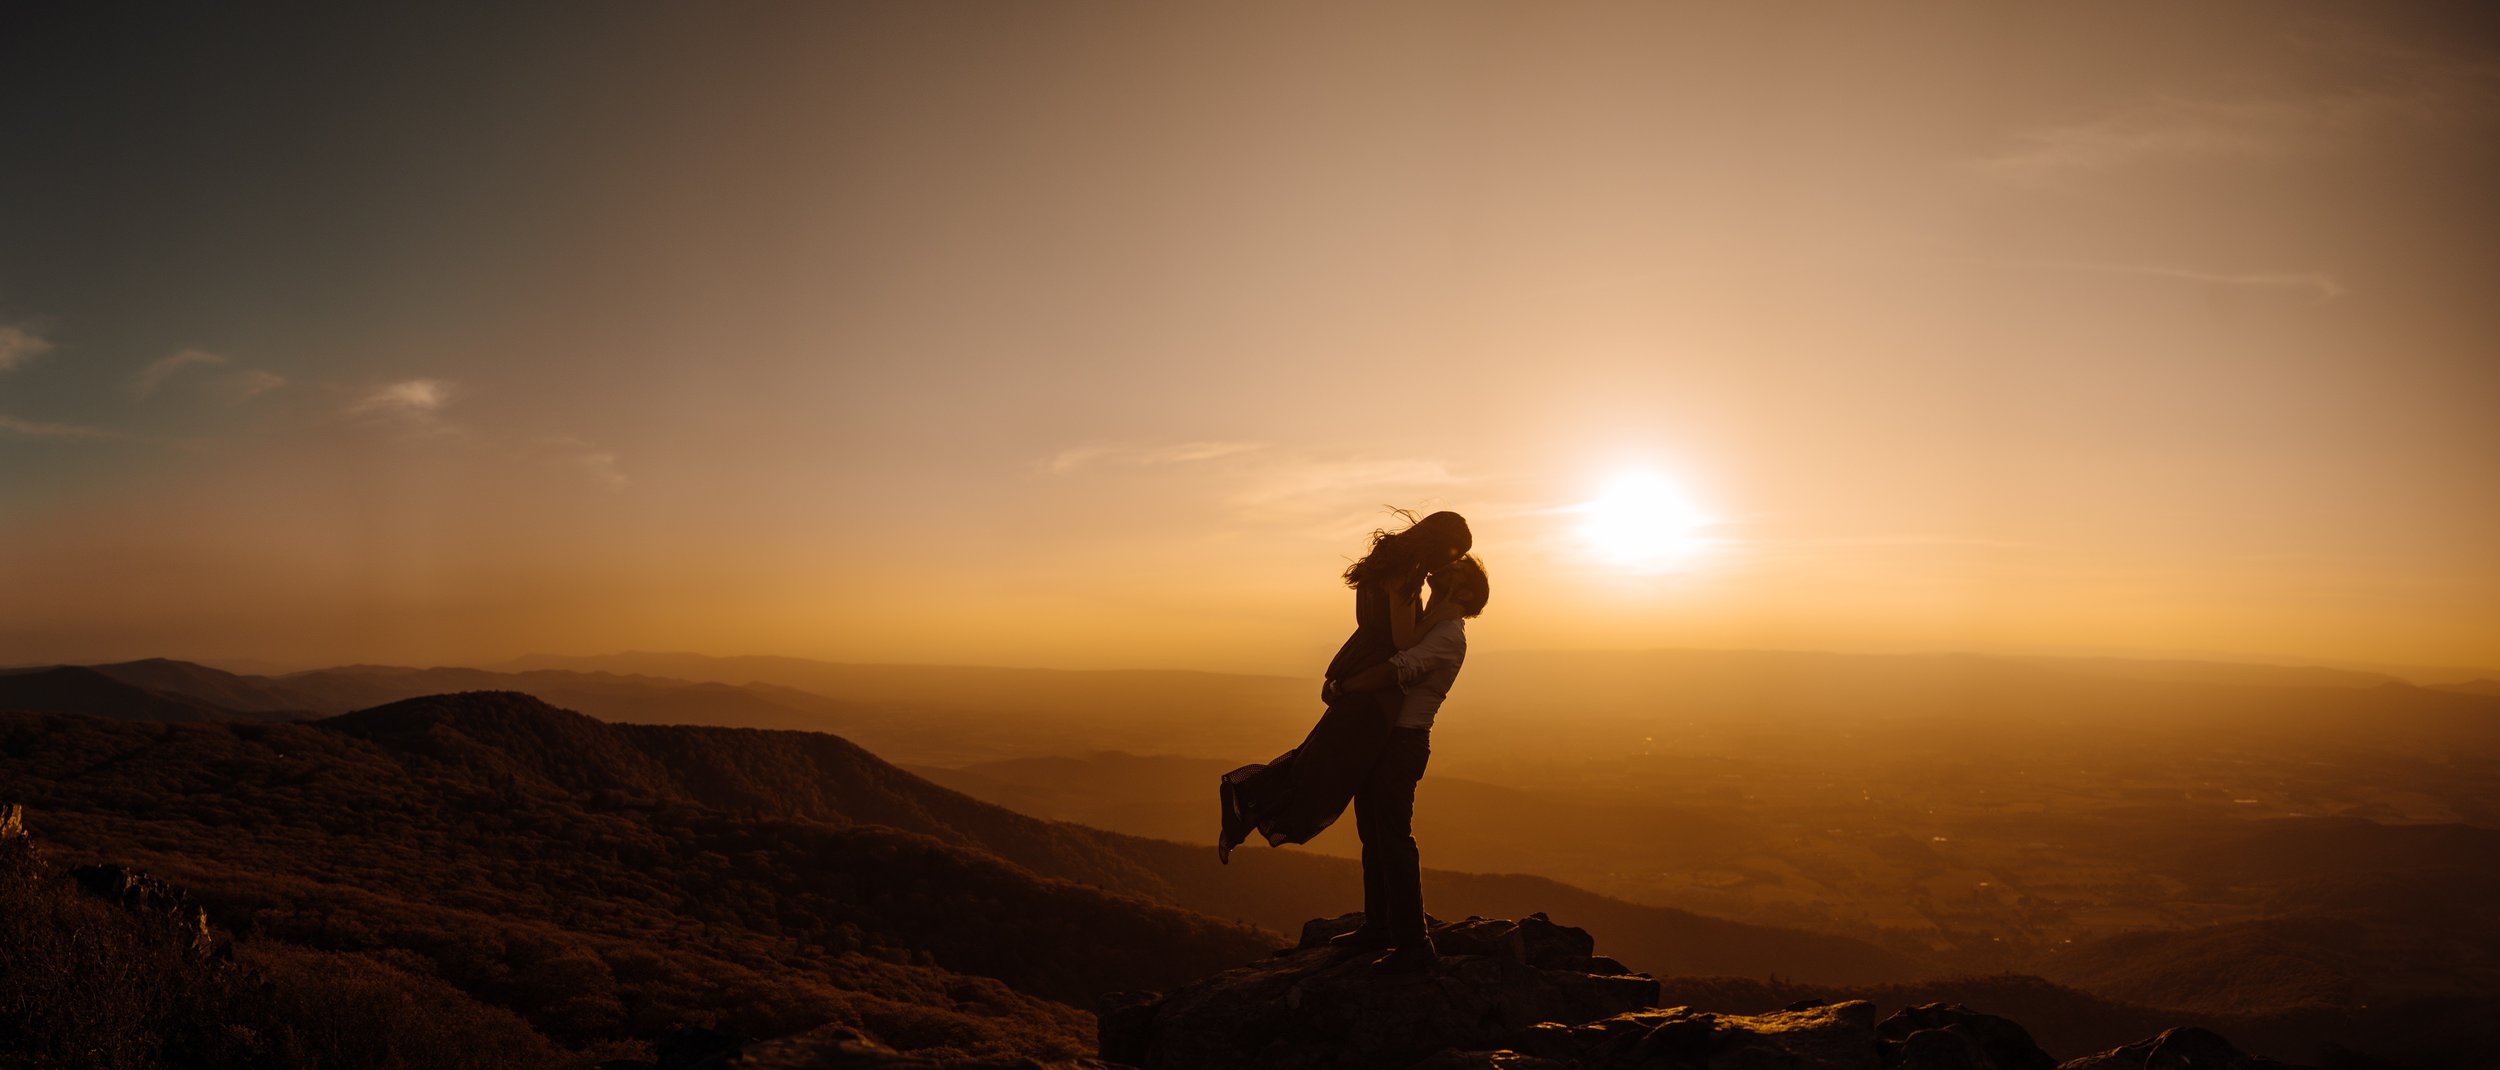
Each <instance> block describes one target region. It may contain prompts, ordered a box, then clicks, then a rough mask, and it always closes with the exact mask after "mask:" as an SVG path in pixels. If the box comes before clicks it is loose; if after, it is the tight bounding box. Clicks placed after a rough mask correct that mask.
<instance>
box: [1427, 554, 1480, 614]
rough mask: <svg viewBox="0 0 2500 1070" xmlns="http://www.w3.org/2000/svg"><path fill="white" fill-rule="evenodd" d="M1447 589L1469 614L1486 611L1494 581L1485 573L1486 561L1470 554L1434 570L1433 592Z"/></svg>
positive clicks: (1451, 596)
mask: <svg viewBox="0 0 2500 1070" xmlns="http://www.w3.org/2000/svg"><path fill="white" fill-rule="evenodd" d="M1445 591H1446V592H1448V595H1447V596H1448V597H1449V598H1451V599H1454V600H1456V601H1457V602H1458V606H1459V608H1460V609H1464V610H1466V611H1467V613H1466V615H1467V616H1470V617H1473V616H1475V615H1477V614H1480V613H1482V612H1484V603H1485V601H1486V600H1487V599H1490V598H1492V597H1493V581H1492V579H1491V578H1490V577H1487V576H1486V575H1485V574H1484V562H1483V561H1482V560H1480V559H1478V558H1477V557H1476V555H1474V554H1468V555H1467V556H1465V557H1461V558H1459V559H1458V560H1456V561H1452V562H1450V563H1449V564H1446V565H1443V566H1441V567H1440V568H1437V569H1434V570H1433V572H1432V592H1433V593H1434V594H1436V595H1438V594H1441V593H1442V592H1445Z"/></svg>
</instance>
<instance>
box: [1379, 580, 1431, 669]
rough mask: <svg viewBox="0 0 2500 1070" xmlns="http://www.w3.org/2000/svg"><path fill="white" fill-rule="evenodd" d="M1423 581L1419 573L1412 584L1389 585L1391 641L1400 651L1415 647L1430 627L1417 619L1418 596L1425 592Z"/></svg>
mask: <svg viewBox="0 0 2500 1070" xmlns="http://www.w3.org/2000/svg"><path fill="white" fill-rule="evenodd" d="M1423 579H1424V577H1423V574H1422V573H1421V572H1418V573H1416V574H1415V578H1414V580H1413V581H1412V582H1409V583H1392V584H1390V585H1389V590H1388V595H1389V641H1390V642H1391V643H1394V644H1396V645H1397V648H1398V649H1400V650H1404V649H1406V648H1407V647H1410V646H1414V645H1415V641H1416V640H1418V639H1422V638H1423V637H1424V629H1425V628H1426V627H1428V626H1429V625H1426V624H1424V623H1422V622H1420V621H1418V620H1417V619H1416V617H1417V611H1418V608H1419V605H1420V602H1421V600H1420V599H1419V598H1417V597H1416V594H1417V592H1420V591H1422V590H1423V587H1424V584H1423Z"/></svg>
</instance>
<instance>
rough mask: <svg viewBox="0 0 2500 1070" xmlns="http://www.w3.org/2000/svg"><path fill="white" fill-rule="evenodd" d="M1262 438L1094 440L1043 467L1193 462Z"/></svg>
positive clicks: (1252, 446)
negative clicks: (1148, 442)
mask: <svg viewBox="0 0 2500 1070" xmlns="http://www.w3.org/2000/svg"><path fill="white" fill-rule="evenodd" d="M1264 445H1265V444H1264V443H1258V442H1175V443H1169V444H1166V445H1160V446H1125V445H1107V444H1099V443H1098V444H1092V445H1084V446H1072V447H1069V448H1067V449H1064V450H1061V451H1059V452H1058V453H1055V454H1052V455H1051V456H1050V457H1049V458H1047V459H1045V460H1043V461H1042V470H1043V471H1045V472H1049V473H1050V474H1052V475H1067V474H1069V473H1072V472H1077V471H1081V470H1083V469H1086V468H1091V467H1112V466H1116V467H1125V468H1142V467H1146V466H1149V465H1161V464H1189V463H1192V462H1195V461H1211V460H1214V459H1216V458H1218V457H1230V456H1233V455H1234V454H1240V453H1248V452H1250V451H1252V450H1256V449H1260V448H1262V447H1263V446H1264Z"/></svg>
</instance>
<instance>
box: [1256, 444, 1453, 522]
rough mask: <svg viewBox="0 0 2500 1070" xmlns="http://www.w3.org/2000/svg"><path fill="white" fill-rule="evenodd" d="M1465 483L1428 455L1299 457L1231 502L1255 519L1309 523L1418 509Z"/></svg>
mask: <svg viewBox="0 0 2500 1070" xmlns="http://www.w3.org/2000/svg"><path fill="white" fill-rule="evenodd" d="M1465 482H1466V480H1465V479H1463V478H1461V477H1460V476H1458V475H1457V474H1456V473H1453V472H1451V471H1450V468H1449V465H1447V464H1445V463H1443V462H1441V461H1438V460H1433V459H1430V458H1423V457H1389V458H1344V459H1328V460H1314V459H1306V458H1294V459H1287V460H1284V461H1281V462H1280V463H1277V464H1271V465H1266V466H1263V467H1261V468H1260V469H1259V470H1258V471H1257V472H1255V473H1253V474H1252V475H1251V478H1250V479H1249V481H1248V482H1247V483H1245V484H1243V485H1242V486H1241V488H1240V489H1238V490H1236V491H1234V492H1233V493H1232V494H1231V495H1230V496H1229V498H1228V503H1229V504H1230V505H1231V506H1232V507H1233V508H1234V509H1235V510H1237V511H1239V512H1241V513H1243V514H1245V515H1248V516H1252V517H1264V518H1278V519H1308V518H1313V517H1319V516H1326V515H1332V514H1347V515H1351V514H1353V513H1361V514H1363V515H1365V516H1369V515H1371V514H1372V513H1373V512H1376V511H1377V510H1378V509H1379V508H1380V507H1381V506H1383V505H1413V504H1417V503H1418V502H1419V501H1420V500H1421V499H1423V498H1424V497H1426V496H1428V494H1429V493H1430V492H1433V491H1439V490H1446V489H1448V488H1450V487H1455V486H1459V485H1461V484H1464V483H1465Z"/></svg>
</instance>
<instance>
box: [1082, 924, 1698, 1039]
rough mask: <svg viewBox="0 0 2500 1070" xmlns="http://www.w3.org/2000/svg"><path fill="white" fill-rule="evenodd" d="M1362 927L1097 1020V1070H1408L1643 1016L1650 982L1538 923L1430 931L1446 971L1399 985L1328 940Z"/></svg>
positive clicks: (1326, 931) (1316, 929) (1117, 1005)
mask: <svg viewBox="0 0 2500 1070" xmlns="http://www.w3.org/2000/svg"><path fill="white" fill-rule="evenodd" d="M1361 923H1362V915H1360V914H1347V915H1343V916H1340V917H1336V918H1327V919H1322V920H1319V921H1314V922H1311V923H1310V924H1308V925H1305V926H1303V930H1302V940H1301V942H1300V943H1299V944H1298V945H1297V946H1295V947H1293V948H1291V949H1288V950H1285V951H1280V952H1277V953H1276V954H1275V955H1274V956H1273V957H1270V958H1268V959H1266V960H1264V961H1260V962H1254V963H1251V964H1249V965H1247V966H1241V967H1237V968H1235V969H1231V970H1226V971H1224V972H1223V973H1219V974H1216V975H1215V976H1213V977H1209V978H1207V979H1205V980H1202V981H1199V982H1198V983H1196V984H1193V985H1190V986H1188V987H1186V988H1182V989H1180V990H1178V991H1175V992H1173V993H1171V994H1169V995H1166V996H1161V997H1144V998H1137V997H1127V998H1123V997H1119V996H1114V997H1111V998H1110V999H1108V1000H1106V1001H1105V1006H1104V1008H1103V1012H1102V1020H1101V1028H1102V1056H1103V1058H1104V1059H1106V1060H1109V1061H1112V1062H1118V1063H1127V1064H1130V1065H1133V1066H1141V1067H1145V1068H1147V1070H1234V1068H1239V1070H1249V1068H1252V1067H1258V1068H1270V1070H1322V1068H1330V1070H1334V1068H1345V1070H1354V1068H1372V1067H1405V1066H1411V1065H1414V1064H1415V1063H1417V1062H1419V1061H1421V1060H1424V1059H1426V1058H1430V1057H1431V1056H1433V1055H1435V1054H1437V1053H1439V1052H1443V1051H1447V1050H1450V1049H1453V1048H1457V1049H1476V1048H1490V1047H1493V1046H1495V1045H1496V1044H1497V1043H1498V1042H1499V1041H1501V1040H1502V1039H1503V1038H1505V1037H1508V1036H1510V1035H1511V1034H1514V1033H1517V1032H1519V1031H1520V1030H1523V1029H1526V1028H1527V1027H1529V1026H1532V1025H1536V1024H1538V1023H1540V1022H1586V1021H1593V1020H1596V1019H1599V1018H1605V1017H1608V1016H1611V1015H1616V1014H1621V1013H1623V1012H1625V1011H1629V1010H1633V1009H1636V1008H1640V1007H1646V1006H1648V1005H1650V1004H1651V1003H1654V1002H1656V1001H1657V999H1658V982H1656V981H1655V980H1652V979H1650V978H1648V977H1645V976H1640V975H1636V974H1627V973H1623V972H1622V968H1621V967H1620V966H1618V965H1616V964H1615V963H1613V962H1612V961H1611V960H1607V959H1601V958H1597V957H1595V956H1593V955H1592V954H1591V951H1592V947H1591V941H1590V939H1589V935H1588V933H1586V932H1584V931H1582V930H1579V929H1573V928H1568V927H1565V926H1560V925H1556V924H1554V923H1552V922H1550V921H1548V920H1546V918H1545V916H1544V915H1542V914H1531V915H1529V916H1528V917H1526V918H1522V919H1520V920H1518V921H1515V922H1514V921H1494V920H1487V919H1481V918H1469V919H1467V920H1466V921H1462V922H1457V923H1447V924H1445V923H1437V922H1436V923H1434V924H1433V925H1432V935H1433V941H1434V943H1435V944H1436V945H1437V946H1439V948H1440V949H1441V954H1442V959H1441V963H1440V965H1439V966H1438V967H1437V968H1435V969H1433V970H1430V971H1427V972H1419V973H1394V972H1389V971H1387V970H1384V969H1383V968H1382V967H1380V966H1379V965H1378V960H1379V959H1380V958H1381V956H1380V954H1379V953H1377V952H1346V951H1339V950H1336V949H1333V948H1330V947H1329V946H1328V939H1329V938H1330V937H1332V936H1335V935H1337V934H1338V933H1342V932H1350V931H1352V930H1353V929H1354V928H1355V927H1356V926H1358V925H1360V924H1361Z"/></svg>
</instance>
